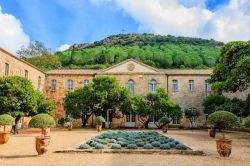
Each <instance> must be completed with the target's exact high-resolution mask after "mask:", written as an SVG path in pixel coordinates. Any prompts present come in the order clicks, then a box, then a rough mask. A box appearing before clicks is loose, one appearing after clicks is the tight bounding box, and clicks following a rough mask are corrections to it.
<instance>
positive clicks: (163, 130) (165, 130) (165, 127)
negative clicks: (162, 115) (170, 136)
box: [162, 124, 168, 133]
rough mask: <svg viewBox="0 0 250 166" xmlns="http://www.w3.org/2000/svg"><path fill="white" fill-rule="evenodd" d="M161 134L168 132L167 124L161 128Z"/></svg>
mask: <svg viewBox="0 0 250 166" xmlns="http://www.w3.org/2000/svg"><path fill="white" fill-rule="evenodd" d="M162 132H163V133H167V132H168V124H165V125H163V126H162Z"/></svg>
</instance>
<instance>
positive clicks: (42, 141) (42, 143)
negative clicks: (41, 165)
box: [36, 136, 50, 155]
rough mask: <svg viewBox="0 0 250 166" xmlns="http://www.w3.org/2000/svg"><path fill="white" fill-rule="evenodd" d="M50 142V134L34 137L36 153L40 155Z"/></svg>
mask: <svg viewBox="0 0 250 166" xmlns="http://www.w3.org/2000/svg"><path fill="white" fill-rule="evenodd" d="M49 144H50V136H44V137H42V136H40V137H36V151H37V153H38V155H42V154H44V153H46V152H47V151H48V146H49Z"/></svg>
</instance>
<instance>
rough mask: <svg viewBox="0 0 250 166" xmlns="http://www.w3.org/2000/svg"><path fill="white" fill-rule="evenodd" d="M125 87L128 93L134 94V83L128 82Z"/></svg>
mask: <svg viewBox="0 0 250 166" xmlns="http://www.w3.org/2000/svg"><path fill="white" fill-rule="evenodd" d="M131 83H132V84H131ZM127 86H128V89H129V91H130V92H131V93H132V94H133V95H134V94H135V81H134V80H132V79H130V80H128V82H127Z"/></svg>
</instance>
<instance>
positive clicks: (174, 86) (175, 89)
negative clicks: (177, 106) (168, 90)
mask: <svg viewBox="0 0 250 166" xmlns="http://www.w3.org/2000/svg"><path fill="white" fill-rule="evenodd" d="M172 90H173V92H178V91H179V86H178V80H173V81H172Z"/></svg>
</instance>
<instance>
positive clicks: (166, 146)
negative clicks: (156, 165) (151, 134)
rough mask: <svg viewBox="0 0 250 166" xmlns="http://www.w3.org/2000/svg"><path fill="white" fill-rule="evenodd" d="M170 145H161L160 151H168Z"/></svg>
mask: <svg viewBox="0 0 250 166" xmlns="http://www.w3.org/2000/svg"><path fill="white" fill-rule="evenodd" d="M170 148H171V147H170V145H169V144H161V146H160V149H170Z"/></svg>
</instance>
